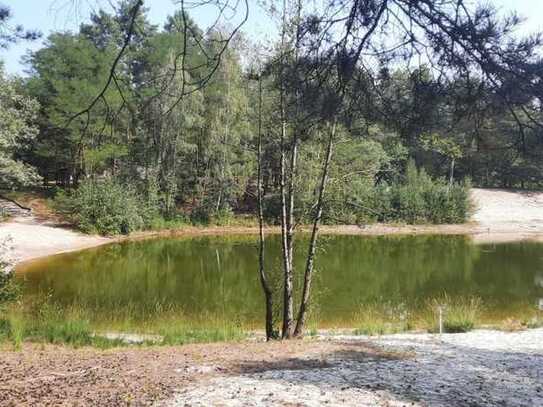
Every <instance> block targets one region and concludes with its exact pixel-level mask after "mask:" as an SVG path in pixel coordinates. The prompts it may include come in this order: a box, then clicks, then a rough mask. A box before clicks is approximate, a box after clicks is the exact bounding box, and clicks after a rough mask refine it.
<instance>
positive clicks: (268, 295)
mask: <svg viewBox="0 0 543 407" xmlns="http://www.w3.org/2000/svg"><path fill="white" fill-rule="evenodd" d="M257 166H258V168H257V178H258V179H257V201H258V230H259V245H258V274H259V276H260V284H261V286H262V291H263V292H264V298H265V301H266V340H268V341H269V340H270V339H273V338H274V336H275V333H274V330H273V296H272V295H273V293H272V290H271V287H270V284H269V282H268V278H267V276H266V269H265V266H264V211H263V207H262V78H261V76H259V77H258V148H257Z"/></svg>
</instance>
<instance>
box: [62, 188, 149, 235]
mask: <svg viewBox="0 0 543 407" xmlns="http://www.w3.org/2000/svg"><path fill="white" fill-rule="evenodd" d="M55 203H56V207H57V209H59V210H60V211H61V212H64V213H65V214H68V215H69V216H70V217H71V218H72V219H73V221H74V222H75V223H76V224H77V225H78V227H79V228H80V229H81V230H83V231H84V232H88V233H100V234H103V235H115V234H128V233H130V232H133V231H135V230H139V229H143V228H145V227H147V226H148V225H150V224H151V223H152V221H153V219H154V218H155V217H156V214H157V210H156V209H155V208H151V207H150V206H149V205H147V203H146V201H144V200H143V199H141V198H140V196H139V195H138V194H137V192H136V191H135V190H134V189H133V188H131V187H130V186H126V185H123V184H121V183H119V182H116V181H115V180H110V179H105V180H100V181H93V180H86V181H84V182H82V183H81V185H80V186H79V188H77V189H76V190H75V191H72V192H71V193H67V194H66V193H60V194H59V195H57V197H56V198H55Z"/></svg>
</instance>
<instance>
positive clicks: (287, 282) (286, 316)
mask: <svg viewBox="0 0 543 407" xmlns="http://www.w3.org/2000/svg"><path fill="white" fill-rule="evenodd" d="M286 19H287V3H286V0H283V22H282V31H281V72H280V75H281V77H280V80H281V92H280V111H281V159H280V189H281V246H282V254H283V273H284V283H283V327H282V337H283V339H289V338H291V337H292V328H293V318H294V307H293V300H292V262H291V260H290V259H291V257H290V250H289V243H288V240H289V238H288V224H289V221H288V210H287V197H286V194H287V191H286V168H285V166H286V162H285V159H286V157H285V155H286V154H285V153H286V151H285V147H286V133H287V122H286V115H285V73H284V65H285V46H286V29H287V27H286V24H287V21H286Z"/></svg>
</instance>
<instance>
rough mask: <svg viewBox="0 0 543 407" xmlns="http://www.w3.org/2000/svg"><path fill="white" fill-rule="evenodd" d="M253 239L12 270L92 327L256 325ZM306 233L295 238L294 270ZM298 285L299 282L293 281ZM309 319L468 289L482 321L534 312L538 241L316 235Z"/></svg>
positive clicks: (123, 247) (418, 305)
mask: <svg viewBox="0 0 543 407" xmlns="http://www.w3.org/2000/svg"><path fill="white" fill-rule="evenodd" d="M256 243H257V238H256V237H255V236H227V237H224V236H223V237H197V238H161V239H156V240H144V241H134V242H125V243H119V244H112V245H108V246H104V247H100V248H95V249H91V250H86V251H82V252H77V253H69V254H64V255H58V256H53V257H49V258H46V259H43V260H38V261H35V262H32V263H29V264H26V265H24V266H22V267H20V268H19V270H18V273H17V276H18V279H19V280H20V281H22V282H23V283H24V298H25V299H26V300H27V301H31V300H32V299H34V300H35V299H36V298H45V300H43V301H47V302H48V303H53V304H55V306H56V307H58V308H60V309H63V310H72V311H73V310H74V309H75V310H77V311H78V312H79V313H83V314H84V315H87V316H88V318H90V319H92V321H93V322H94V323H96V324H98V325H101V326H105V327H107V326H108V324H110V325H119V324H122V322H123V320H125V321H126V320H130V321H132V322H134V321H139V322H140V323H147V324H150V325H152V323H153V321H154V320H157V319H160V318H162V317H165V316H172V315H174V316H175V318H178V319H181V318H182V319H186V320H193V321H229V322H232V321H235V323H237V324H240V325H243V326H246V327H261V322H262V314H263V297H262V293H261V290H260V286H259V280H258V278H257V264H258V261H257V252H256ZM306 245H307V237H300V238H298V239H297V242H296V246H297V247H298V249H299V250H298V252H297V253H296V254H295V264H296V267H297V269H298V270H299V271H300V272H301V271H302V269H303V264H304V255H305V253H306V250H307V249H306ZM266 259H267V267H268V270H271V271H272V272H273V273H275V274H276V275H277V281H279V278H280V276H279V273H280V260H279V259H280V238H279V236H270V237H269V238H268V239H267V242H266ZM298 286H299V284H298ZM314 294H315V296H314V304H315V306H314V308H313V310H314V313H313V321H317V322H318V324H319V326H321V327H345V326H352V325H353V324H355V323H356V320H357V315H359V314H360V313H361V312H363V310H364V306H365V305H366V306H367V305H368V304H372V306H375V304H381V305H383V306H387V307H390V309H392V310H394V309H396V310H397V309H400V308H401V309H407V310H410V312H411V311H413V312H417V310H418V311H420V310H423V309H425V307H427V306H428V304H429V302H430V301H431V300H432V299H434V298H442V297H443V295H444V294H446V295H447V296H448V297H449V299H455V298H468V297H477V298H479V299H480V300H481V303H482V304H483V307H482V315H481V317H482V320H483V321H486V322H492V321H498V320H503V319H506V318H509V317H511V318H523V317H525V316H526V315H533V314H534V313H537V311H536V310H537V304H538V301H539V298H542V297H543V245H542V244H538V243H530V242H519V243H507V244H491V245H474V244H472V243H471V241H470V240H469V238H466V237H462V236H403V237H397V236H395V237H362V236H325V237H322V240H321V245H320V249H319V253H318V260H317V274H316V284H315V292H314Z"/></svg>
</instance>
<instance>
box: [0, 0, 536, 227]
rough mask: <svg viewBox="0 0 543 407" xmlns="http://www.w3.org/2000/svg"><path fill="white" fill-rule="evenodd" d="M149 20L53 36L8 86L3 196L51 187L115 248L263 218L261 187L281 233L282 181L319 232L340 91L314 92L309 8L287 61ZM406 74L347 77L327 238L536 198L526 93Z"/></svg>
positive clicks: (456, 78) (65, 207)
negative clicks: (119, 237)
mask: <svg viewBox="0 0 543 407" xmlns="http://www.w3.org/2000/svg"><path fill="white" fill-rule="evenodd" d="M137 4H138V2H134V1H125V2H122V3H121V7H119V9H118V11H117V12H116V13H115V14H111V13H108V12H105V11H98V12H95V13H94V14H92V16H91V18H90V21H89V22H85V23H83V24H81V26H80V28H79V31H78V32H57V33H53V34H51V35H49V36H48V37H47V39H46V41H45V46H44V47H43V48H41V49H39V50H38V51H35V52H31V53H29V54H28V55H27V56H26V66H27V69H28V76H27V77H24V78H19V77H13V76H8V75H7V74H6V73H2V74H1V81H0V86H1V88H2V91H1V92H0V94H1V96H0V97H1V103H2V106H5V107H7V109H3V110H2V115H3V116H4V117H2V126H3V129H2V132H1V133H0V134H1V137H2V143H1V150H0V151H1V156H0V157H1V160H2V164H3V165H2V169H1V171H2V173H1V177H0V181H1V183H2V187H3V188H5V189H14V188H15V189H16V188H28V187H36V186H41V187H43V188H45V189H46V190H47V191H49V192H48V193H49V194H50V195H51V196H55V203H56V208H57V209H58V210H59V211H60V212H62V213H65V214H67V215H69V216H71V217H72V218H73V219H74V222H75V223H77V224H78V225H79V227H80V228H81V229H83V230H86V231H94V232H100V233H104V234H116V233H128V232H130V231H133V230H138V229H145V228H151V227H157V228H160V227H164V226H165V225H167V224H168V222H173V223H176V222H178V223H183V222H186V223H216V224H221V223H228V222H231V220H232V219H233V218H235V217H236V215H243V214H255V212H256V206H257V189H258V186H257V183H258V182H257V181H258V180H257V178H258V177H257V175H258V170H259V169H260V174H261V175H260V178H259V179H260V180H261V183H262V185H261V188H262V199H263V216H264V218H265V221H266V222H267V223H270V224H273V223H279V220H280V212H281V171H287V173H289V174H291V176H289V177H290V179H289V180H288V185H285V186H284V187H285V188H290V189H291V190H292V191H293V193H292V195H293V200H294V201H296V202H294V203H293V207H295V209H294V212H295V217H296V219H297V221H300V222H302V223H310V222H311V219H312V215H311V214H312V211H314V209H315V202H316V200H317V197H318V190H319V185H318V184H319V182H320V171H321V161H322V158H323V156H324V155H325V154H326V143H327V140H326V132H327V130H326V127H327V126H329V124H325V122H328V123H331V122H330V121H329V120H327V119H326V116H327V115H328V114H329V113H330V112H328V111H327V110H331V109H333V108H332V107H331V106H332V105H333V103H334V102H333V101H331V100H330V97H332V96H333V95H332V93H333V92H335V90H331V89H326V88H325V87H326V86H328V87H330V86H332V85H326V84H322V85H321V83H319V81H321V79H319V78H318V76H319V75H322V72H323V70H326V69H327V68H326V66H327V62H326V61H322V60H318V59H314V60H312V59H311V57H310V53H309V51H307V48H308V47H309V45H307V44H304V41H306V42H309V41H311V39H304V38H302V37H303V36H309V35H312V33H311V30H312V29H314V27H311V21H310V18H309V17H310V16H309V17H308V19H307V20H304V18H303V16H302V15H303V13H304V10H303V9H302V6H301V4H299V5H298V6H296V4H292V5H290V9H288V10H287V12H286V16H283V20H280V19H279V17H280V16H279V17H278V16H274V15H273V14H271V18H276V19H277V20H278V24H283V36H282V41H281V43H279V44H258V43H253V42H252V41H251V40H250V39H249V38H248V37H247V36H246V35H244V34H243V32H242V31H234V30H233V29H232V27H226V26H225V27H222V26H217V27H213V29H210V30H206V31H204V30H203V29H202V28H201V27H198V25H197V24H196V23H195V22H194V21H193V20H192V19H191V17H190V15H189V14H188V12H186V11H179V12H178V13H176V14H174V15H172V16H170V17H168V19H167V21H166V23H165V24H164V25H163V26H157V25H153V24H151V23H150V22H149V20H148V17H147V14H146V9H145V7H137V8H135V7H134V6H135V5H137ZM135 10H136V11H135ZM134 11H135V12H136V14H137V15H135V20H133V19H132V18H131V16H132V13H134ZM132 22H135V23H134V24H135V25H136V26H137V30H134V31H133V33H131V34H130V35H131V39H130V42H129V43H128V44H127V43H126V41H125V40H126V32H127V31H128V30H129V28H130V27H129V26H128V25H129V24H131V23H132ZM518 23H519V21H516V20H515V19H511V20H510V21H506V22H504V24H509V25H511V26H514V25H516V24H518ZM497 29H498V28H496V30H497ZM503 29H507V30H509V29H511V27H508V28H503ZM494 35H497V33H494ZM7 42H8V39H4V43H5V45H6V46H7V45H8V44H7ZM528 45H530V44H525V46H528ZM124 48H126V49H124ZM120 50H123V52H122V53H119V51H120ZM526 52H531V51H526ZM118 56H119V58H118V60H117V59H116V58H117V57H118ZM395 58H398V55H396V54H393V53H390V55H389V54H387V53H384V54H383V55H380V54H379V53H374V56H371V57H368V58H367V59H368V62H369V63H365V64H364V65H357V66H353V67H351V68H349V69H351V70H352V72H350V73H349V75H351V76H352V78H354V79H353V80H350V81H348V82H346V83H345V84H344V85H342V86H343V87H344V89H342V98H344V99H345V100H344V101H343V102H342V104H343V105H344V107H343V108H342V112H341V117H340V118H339V119H338V120H337V122H336V123H335V126H336V127H337V129H336V130H335V131H336V135H335V138H336V140H335V143H334V144H335V148H334V157H333V160H332V161H331V163H330V168H329V176H328V179H329V182H328V186H327V188H328V190H327V193H326V196H325V197H323V200H324V201H323V207H324V209H325V210H324V211H323V222H325V223H329V224H364V223H369V222H376V221H378V222H406V223H426V222H430V223H461V222H463V221H465V220H466V218H467V214H468V212H469V204H468V202H467V190H468V188H469V186H470V185H475V186H481V187H508V188H528V189H530V188H536V187H538V186H540V185H541V182H542V179H543V173H542V164H541V162H542V160H541V154H542V153H543V145H542V143H541V127H540V126H539V125H538V124H537V123H538V119H539V118H540V110H539V106H538V104H537V103H536V102H534V99H533V98H532V97H531V96H530V94H529V93H527V92H523V91H522V89H519V87H515V86H513V85H512V84H510V83H503V84H502V85H501V86H500V87H499V88H496V86H495V85H494V84H493V83H492V81H491V80H489V79H488V78H486V77H485V75H484V74H481V73H477V72H476V71H475V72H474V71H472V70H467V71H466V70H458V71H453V70H452V69H450V68H449V69H448V72H444V71H443V70H440V69H439V66H438V67H437V68H436V66H435V65H433V64H434V61H432V60H428V61H427V62H425V63H424V62H423V63H421V64H419V65H416V66H415V65H414V66H406V65H405V64H400V63H398V62H397V61H395ZM402 58H407V57H404V56H402ZM113 64H115V65H113ZM319 64H320V66H319ZM112 66H115V69H114V71H112V69H111V68H112ZM444 69H447V68H444ZM310 72H313V73H315V75H316V79H312V78H311V79H308V76H307V75H305V73H307V74H309V73H310ZM283 77H284V78H286V79H285V80H284V81H283V80H282V79H281V78H283ZM336 79H337V78H336ZM324 80H325V79H323V81H324ZM326 80H327V79H326ZM104 83H108V84H109V86H108V87H106V88H104ZM326 92H328V93H330V94H329V95H325V94H326ZM504 94H505V96H504ZM97 95H99V96H97ZM336 96H337V95H336ZM336 96H334V97H336ZM327 98H328V99H327ZM510 101H514V106H513V105H512V103H510ZM283 125H284V126H285V129H282V126H283ZM259 137H260V140H261V141H260V145H259ZM259 148H260V152H259V151H258V150H259ZM281 148H288V149H289V151H290V152H291V153H290V156H289V157H287V156H288V155H289V154H287V156H285V157H281V152H280V151H281ZM293 150H294V154H292V151H293ZM259 154H260V155H259ZM259 157H260V162H259ZM287 158H288V159H287ZM281 160H285V165H284V166H283V169H281V165H280V163H281ZM287 175H288V174H287ZM289 177H287V178H289ZM285 179H286V178H285Z"/></svg>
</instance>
